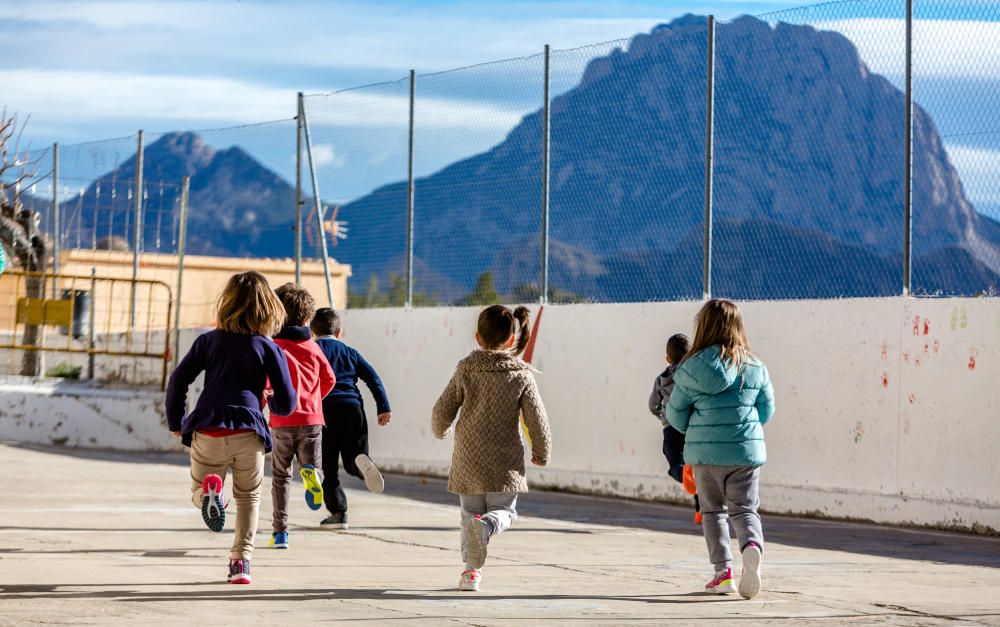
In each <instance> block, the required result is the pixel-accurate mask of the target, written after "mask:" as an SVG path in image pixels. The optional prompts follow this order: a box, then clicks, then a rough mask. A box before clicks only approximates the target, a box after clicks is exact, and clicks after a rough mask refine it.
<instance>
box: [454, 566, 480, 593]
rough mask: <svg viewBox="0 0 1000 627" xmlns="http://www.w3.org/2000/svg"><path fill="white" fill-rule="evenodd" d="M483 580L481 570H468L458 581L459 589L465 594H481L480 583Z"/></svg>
mask: <svg viewBox="0 0 1000 627" xmlns="http://www.w3.org/2000/svg"><path fill="white" fill-rule="evenodd" d="M482 578H483V573H482V571H480V570H466V571H464V572H463V573H462V578H461V579H459V580H458V589H459V590H461V591H463V592H479V582H480V581H481V580H482Z"/></svg>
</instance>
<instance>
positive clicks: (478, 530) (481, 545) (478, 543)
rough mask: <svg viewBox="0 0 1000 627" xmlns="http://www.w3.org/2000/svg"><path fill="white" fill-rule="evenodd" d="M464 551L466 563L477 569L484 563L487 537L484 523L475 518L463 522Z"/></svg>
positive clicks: (477, 517) (480, 519)
mask: <svg viewBox="0 0 1000 627" xmlns="http://www.w3.org/2000/svg"><path fill="white" fill-rule="evenodd" d="M465 537H466V545H465V548H466V551H467V552H468V555H467V559H468V563H469V564H470V565H472V566H475V567H476V568H477V569H479V568H482V567H483V564H485V563H486V545H487V541H488V539H489V535H488V533H487V529H486V521H485V520H483V519H482V518H480V517H479V516H476V517H475V518H470V519H469V520H467V521H465Z"/></svg>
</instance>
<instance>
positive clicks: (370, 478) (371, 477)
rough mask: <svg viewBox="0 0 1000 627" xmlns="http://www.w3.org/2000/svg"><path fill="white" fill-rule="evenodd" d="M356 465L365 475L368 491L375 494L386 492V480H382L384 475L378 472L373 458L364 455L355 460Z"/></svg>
mask: <svg viewBox="0 0 1000 627" xmlns="http://www.w3.org/2000/svg"><path fill="white" fill-rule="evenodd" d="M354 463H355V464H356V465H357V467H358V470H360V471H361V474H362V475H364V477H365V485H366V486H367V487H368V491H369V492H371V493H373V494H382V491H383V490H385V479H383V478H382V473H380V472H379V471H378V467H376V466H375V462H373V461H372V458H371V457H368V456H367V455H365V454H364V453H362V454H361V455H358V456H357V457H355V458H354Z"/></svg>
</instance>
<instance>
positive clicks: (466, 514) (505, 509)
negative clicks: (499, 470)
mask: <svg viewBox="0 0 1000 627" xmlns="http://www.w3.org/2000/svg"><path fill="white" fill-rule="evenodd" d="M458 498H459V500H460V502H461V505H462V531H461V533H460V534H459V535H460V536H461V538H462V561H463V562H465V564H466V568H470V569H471V568H472V567H471V566H469V565H468V564H469V554H468V548H467V546H468V543H469V540H468V538H466V536H465V523H466V521H468V520H469V519H470V518H475V517H476V516H480V517H482V518H483V519H484V520H488V521H489V522H490V523H491V527H492V530H493V533H491V534H490V537H493V536H495V535H497V534H498V533H503V532H504V531H507V529H509V528H510V525H511V523H512V522H514V521H515V520H516V519H517V510H516V509H514V508H515V506H516V505H517V494H515V493H510V492H487V493H486V494H459V495H458Z"/></svg>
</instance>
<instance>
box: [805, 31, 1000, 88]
mask: <svg viewBox="0 0 1000 627" xmlns="http://www.w3.org/2000/svg"><path fill="white" fill-rule="evenodd" d="M813 25H814V26H815V27H816V28H818V29H821V30H832V31H836V32H839V33H842V34H843V35H845V36H846V37H847V38H848V39H850V40H851V41H852V42H854V45H855V46H857V48H858V52H859V53H860V54H861V58H862V60H864V62H865V63H866V64H867V65H868V67H870V68H871V69H872V70H873V71H874V72H876V73H879V74H883V75H887V76H901V75H902V74H903V71H904V65H905V58H904V50H905V48H904V45H905V35H906V28H905V22H904V21H903V20H901V19H885V18H860V19H848V20H835V21H828V22H816V23H815V24H813ZM998 41H1000V22H972V21H961V20H915V21H914V24H913V74H914V76H920V77H928V78H986V79H993V80H996V79H998V78H1000V76H998V72H1000V47H998V46H997V42H998Z"/></svg>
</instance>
